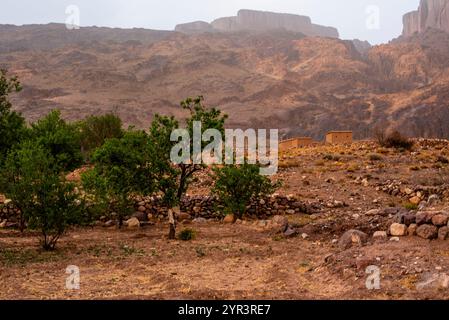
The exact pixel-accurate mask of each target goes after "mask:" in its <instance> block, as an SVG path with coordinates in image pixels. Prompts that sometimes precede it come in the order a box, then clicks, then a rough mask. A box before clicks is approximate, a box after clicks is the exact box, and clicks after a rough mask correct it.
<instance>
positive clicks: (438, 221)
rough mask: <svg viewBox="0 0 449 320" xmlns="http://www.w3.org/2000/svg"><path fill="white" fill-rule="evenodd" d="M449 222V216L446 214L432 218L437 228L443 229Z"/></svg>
mask: <svg viewBox="0 0 449 320" xmlns="http://www.w3.org/2000/svg"><path fill="white" fill-rule="evenodd" d="M448 220H449V216H448V215H446V214H442V213H440V214H436V215H434V216H433V217H432V223H433V224H434V225H435V226H437V227H442V226H445V225H447V222H448Z"/></svg>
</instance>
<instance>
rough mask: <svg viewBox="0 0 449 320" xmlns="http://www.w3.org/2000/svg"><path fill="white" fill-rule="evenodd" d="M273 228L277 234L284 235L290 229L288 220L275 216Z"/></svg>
mask: <svg viewBox="0 0 449 320" xmlns="http://www.w3.org/2000/svg"><path fill="white" fill-rule="evenodd" d="M271 227H272V229H273V231H275V232H276V233H283V232H285V231H286V230H287V228H288V219H287V217H284V216H274V217H273V219H272V220H271Z"/></svg>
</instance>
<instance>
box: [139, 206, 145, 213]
mask: <svg viewBox="0 0 449 320" xmlns="http://www.w3.org/2000/svg"><path fill="white" fill-rule="evenodd" d="M137 210H138V211H140V212H145V211H147V208H145V206H140V207H139V208H138V209H137Z"/></svg>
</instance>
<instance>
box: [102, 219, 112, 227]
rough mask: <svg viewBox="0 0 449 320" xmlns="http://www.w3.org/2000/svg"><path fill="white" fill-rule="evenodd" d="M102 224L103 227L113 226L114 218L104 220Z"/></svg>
mask: <svg viewBox="0 0 449 320" xmlns="http://www.w3.org/2000/svg"><path fill="white" fill-rule="evenodd" d="M103 226H104V227H105V228H110V227H113V226H115V221H114V220H109V221H106V222H105V223H104V225H103Z"/></svg>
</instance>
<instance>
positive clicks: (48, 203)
mask: <svg viewBox="0 0 449 320" xmlns="http://www.w3.org/2000/svg"><path fill="white" fill-rule="evenodd" d="M55 167H56V166H55V164H54V158H53V156H52V155H51V154H50V153H49V152H48V150H46V149H45V148H44V147H43V146H41V145H38V144H35V143H33V142H32V141H25V142H23V143H21V144H20V146H18V147H17V148H16V149H14V150H12V151H11V152H10V153H9V154H8V156H7V158H6V161H5V165H4V167H3V168H2V170H1V173H0V189H1V190H2V192H4V193H5V195H6V196H7V197H8V198H10V199H12V201H13V204H14V206H15V207H17V208H18V209H20V212H21V215H22V216H21V219H20V220H21V228H22V229H23V228H24V226H25V224H28V227H29V228H30V229H33V230H39V231H40V232H41V235H42V237H41V244H42V247H43V248H44V249H45V250H53V249H54V248H55V246H56V243H57V241H58V240H59V238H60V237H61V236H62V235H63V234H64V232H65V231H66V229H67V227H68V226H70V225H77V224H82V223H83V221H84V219H85V218H86V217H85V216H84V210H83V201H81V200H80V199H79V196H78V194H77V192H75V191H76V190H75V185H74V184H72V183H68V182H66V181H65V180H64V178H63V175H60V174H59V172H57V171H55Z"/></svg>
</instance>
